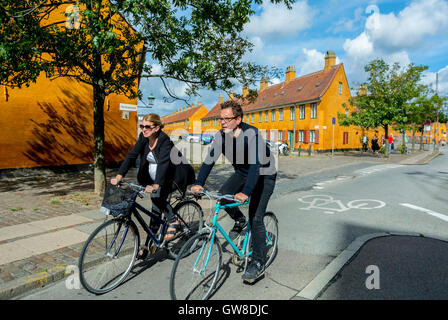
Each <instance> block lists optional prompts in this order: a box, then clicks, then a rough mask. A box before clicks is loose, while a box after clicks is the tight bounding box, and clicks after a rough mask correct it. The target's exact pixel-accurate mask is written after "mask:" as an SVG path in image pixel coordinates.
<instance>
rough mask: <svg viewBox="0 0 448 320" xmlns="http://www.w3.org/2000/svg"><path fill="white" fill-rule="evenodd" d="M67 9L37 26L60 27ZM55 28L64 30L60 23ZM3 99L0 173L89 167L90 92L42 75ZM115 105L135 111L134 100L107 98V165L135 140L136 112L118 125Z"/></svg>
mask: <svg viewBox="0 0 448 320" xmlns="http://www.w3.org/2000/svg"><path fill="white" fill-rule="evenodd" d="M66 7H67V5H62V6H60V7H59V8H58V9H57V10H54V11H53V12H52V13H51V15H50V17H49V18H48V19H47V20H44V21H42V25H46V24H49V23H53V22H55V21H62V22H65V20H66V19H67V18H66V17H65V16H61V14H62V13H63V12H64V11H65V8H66ZM114 19H121V18H120V17H117V16H116V17H114ZM58 26H59V28H63V29H64V28H65V23H62V24H59V25H58ZM81 27H82V26H81ZM106 67H107V66H106ZM135 85H136V87H137V81H136V84H135ZM6 92H7V94H6ZM2 93H3V95H2V96H1V98H0V110H1V116H0V128H1V129H2V134H1V136H0V169H6V168H23V167H37V166H58V165H71V164H87V163H93V89H92V88H91V87H90V86H87V85H85V84H82V83H80V82H77V81H75V80H71V79H69V78H58V79H56V80H53V81H50V80H49V79H48V78H46V77H45V75H44V74H42V75H41V76H40V77H39V78H38V79H37V81H36V83H33V84H31V85H30V86H29V87H28V88H27V87H25V86H24V87H23V88H22V89H18V88H15V89H11V88H6V89H5V88H2ZM120 103H128V104H135V105H136V104H137V99H133V100H130V99H127V98H126V97H124V96H117V95H110V96H109V97H107V98H106V102H105V107H104V120H105V146H104V147H105V154H106V161H121V160H123V159H124V158H125V156H126V154H127V153H128V151H129V149H130V148H131V147H132V146H133V144H134V143H135V140H136V133H137V126H136V125H137V112H135V111H134V112H132V111H131V112H129V119H128V120H123V119H122V112H121V111H120V110H119V105H120Z"/></svg>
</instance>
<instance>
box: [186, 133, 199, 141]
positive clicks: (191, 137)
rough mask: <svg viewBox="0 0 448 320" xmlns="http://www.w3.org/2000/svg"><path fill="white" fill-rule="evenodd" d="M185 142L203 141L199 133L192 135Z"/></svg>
mask: <svg viewBox="0 0 448 320" xmlns="http://www.w3.org/2000/svg"><path fill="white" fill-rule="evenodd" d="M185 140H186V141H187V142H199V141H200V140H201V135H200V134H197V133H190V134H189V135H188V136H187V137H186V138H185Z"/></svg>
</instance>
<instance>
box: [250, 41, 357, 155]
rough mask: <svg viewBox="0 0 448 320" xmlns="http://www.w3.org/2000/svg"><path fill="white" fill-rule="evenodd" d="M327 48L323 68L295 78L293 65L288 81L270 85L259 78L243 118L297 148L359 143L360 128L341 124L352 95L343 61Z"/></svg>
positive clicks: (342, 146)
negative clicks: (252, 101)
mask: <svg viewBox="0 0 448 320" xmlns="http://www.w3.org/2000/svg"><path fill="white" fill-rule="evenodd" d="M335 62H336V55H335V54H334V52H333V51H331V50H329V51H327V53H326V55H325V61H323V64H324V68H323V70H320V71H317V72H315V73H311V74H307V75H304V76H301V77H298V78H296V72H295V67H294V66H289V67H288V68H287V70H286V77H285V81H284V82H282V83H279V84H276V85H273V86H268V80H267V79H266V78H263V79H262V80H261V82H260V91H259V93H258V97H257V99H256V101H255V102H254V103H252V104H249V105H247V106H245V107H244V119H243V120H244V121H245V122H247V123H249V124H251V125H254V126H256V127H257V128H258V129H260V130H262V132H265V137H266V139H269V140H281V141H287V142H288V144H289V145H290V146H294V149H297V148H299V146H300V148H301V149H309V147H310V146H311V149H312V150H313V151H320V152H321V151H328V150H331V149H332V147H333V122H332V120H333V119H335V124H334V149H335V150H343V149H344V150H347V149H354V148H358V147H359V141H358V140H359V139H358V134H359V133H358V130H356V129H355V128H352V127H343V126H339V124H338V121H337V113H338V112H342V113H344V112H346V110H345V109H344V108H343V107H342V104H343V103H347V104H348V99H349V98H350V97H351V95H350V89H349V85H348V82H347V77H346V75H345V70H344V66H343V64H338V65H336V64H335Z"/></svg>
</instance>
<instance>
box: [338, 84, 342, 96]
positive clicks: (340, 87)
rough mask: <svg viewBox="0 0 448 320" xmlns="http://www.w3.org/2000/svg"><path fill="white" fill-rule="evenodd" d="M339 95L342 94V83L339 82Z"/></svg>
mask: <svg viewBox="0 0 448 320" xmlns="http://www.w3.org/2000/svg"><path fill="white" fill-rule="evenodd" d="M339 94H340V95H341V94H342V82H339Z"/></svg>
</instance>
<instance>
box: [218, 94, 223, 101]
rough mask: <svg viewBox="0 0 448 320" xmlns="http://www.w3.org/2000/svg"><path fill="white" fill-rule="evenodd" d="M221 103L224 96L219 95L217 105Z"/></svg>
mask: <svg viewBox="0 0 448 320" xmlns="http://www.w3.org/2000/svg"><path fill="white" fill-rule="evenodd" d="M223 101H224V96H223V95H222V93H220V94H219V101H218V103H223Z"/></svg>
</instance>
